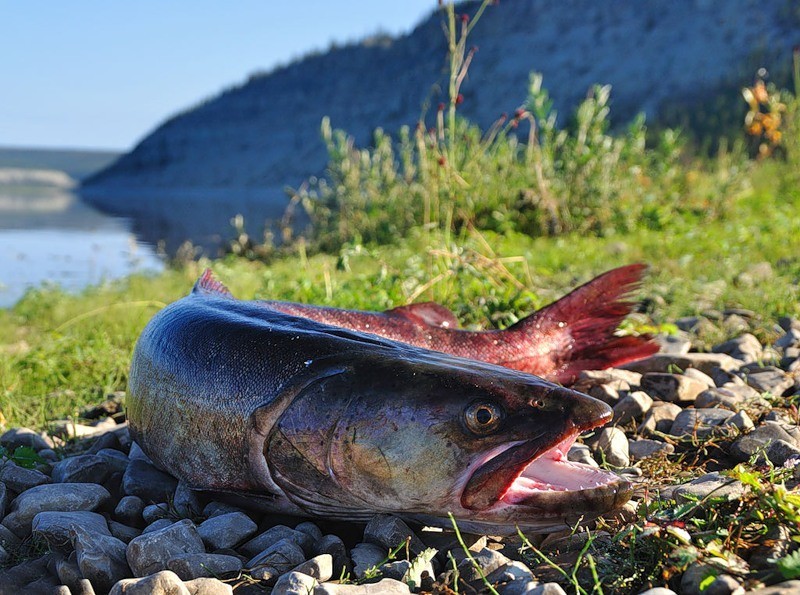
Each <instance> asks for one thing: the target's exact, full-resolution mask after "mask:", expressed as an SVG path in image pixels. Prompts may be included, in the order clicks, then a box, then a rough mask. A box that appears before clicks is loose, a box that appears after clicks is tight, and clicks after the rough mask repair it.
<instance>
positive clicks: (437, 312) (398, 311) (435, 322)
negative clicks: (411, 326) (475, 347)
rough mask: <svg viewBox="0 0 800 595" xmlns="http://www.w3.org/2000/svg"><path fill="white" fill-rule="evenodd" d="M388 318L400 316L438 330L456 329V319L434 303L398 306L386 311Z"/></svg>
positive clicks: (448, 311)
mask: <svg viewBox="0 0 800 595" xmlns="http://www.w3.org/2000/svg"><path fill="white" fill-rule="evenodd" d="M386 314H388V315H390V316H402V317H403V318H406V319H408V320H410V321H411V322H414V323H416V324H427V325H429V326H435V327H439V328H458V318H456V315H455V314H453V313H452V312H451V311H450V310H448V309H447V308H445V307H444V306H442V305H441V304H437V303H436V302H421V303H419V304H409V305H408V306H398V307H397V308H392V309H391V310H386Z"/></svg>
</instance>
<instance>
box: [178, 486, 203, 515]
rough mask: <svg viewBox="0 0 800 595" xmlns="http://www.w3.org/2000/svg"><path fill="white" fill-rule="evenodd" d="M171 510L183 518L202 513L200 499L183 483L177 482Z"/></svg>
mask: <svg viewBox="0 0 800 595" xmlns="http://www.w3.org/2000/svg"><path fill="white" fill-rule="evenodd" d="M172 508H173V509H174V510H175V512H176V514H178V515H179V516H180V517H183V518H189V517H196V516H199V515H200V513H201V512H202V511H203V506H202V505H201V503H200V497H199V496H198V494H197V492H196V491H194V490H193V489H192V488H190V487H189V484H187V483H186V482H185V481H179V482H178V487H177V488H175V495H174V496H173V498H172Z"/></svg>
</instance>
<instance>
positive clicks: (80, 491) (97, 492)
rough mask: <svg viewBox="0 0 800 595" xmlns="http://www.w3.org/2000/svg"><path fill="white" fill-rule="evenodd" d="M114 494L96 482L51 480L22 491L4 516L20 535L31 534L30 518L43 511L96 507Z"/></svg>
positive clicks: (9, 525) (12, 528)
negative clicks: (59, 481)
mask: <svg viewBox="0 0 800 595" xmlns="http://www.w3.org/2000/svg"><path fill="white" fill-rule="evenodd" d="M110 498H111V494H109V493H108V491H107V490H106V489H105V488H103V487H101V486H99V485H97V484H93V483H50V484H44V485H40V486H36V487H34V488H31V489H29V490H27V491H25V492H22V493H21V494H20V495H19V496H17V498H16V499H15V500H14V502H13V503H12V505H11V512H10V513H9V514H8V515H6V517H5V518H4V519H3V525H5V526H6V527H7V528H8V529H10V530H11V531H12V532H14V533H15V534H17V535H18V536H25V535H28V534H29V533H30V531H31V521H33V518H34V517H35V516H36V515H37V514H39V513H40V512H45V511H48V510H57V511H62V512H72V511H76V510H89V511H92V510H95V509H97V508H99V507H100V506H102V505H103V504H105V503H106V502H107V501H108V500H109V499H110Z"/></svg>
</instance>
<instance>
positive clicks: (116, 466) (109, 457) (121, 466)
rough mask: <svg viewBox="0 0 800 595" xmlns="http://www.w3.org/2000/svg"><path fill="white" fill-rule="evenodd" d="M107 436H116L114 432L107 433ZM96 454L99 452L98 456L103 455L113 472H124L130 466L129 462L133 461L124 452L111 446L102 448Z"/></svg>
mask: <svg viewBox="0 0 800 595" xmlns="http://www.w3.org/2000/svg"><path fill="white" fill-rule="evenodd" d="M105 436H114V434H105ZM95 454H97V456H98V457H103V458H104V459H105V461H106V463H108V465H109V467H111V469H112V472H115V473H123V474H124V473H125V470H126V469H127V468H128V463H130V462H131V461H130V459H129V458H128V456H127V455H126V454H125V453H124V452H120V451H118V450H114V449H111V448H102V449H100V450H99V451H97V453H95Z"/></svg>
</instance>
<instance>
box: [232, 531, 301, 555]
mask: <svg viewBox="0 0 800 595" xmlns="http://www.w3.org/2000/svg"><path fill="white" fill-rule="evenodd" d="M282 539H291V540H292V541H294V542H295V543H296V544H297V545H299V546H300V547H301V548H302V550H303V552H304V553H305V555H306V556H311V555H312V553H313V551H314V540H313V538H312V537H311V536H310V535H308V533H304V532H302V531H296V530H294V529H292V528H291V527H287V526H286V525H275V526H274V527H271V528H269V529H267V530H266V531H264V532H263V533H261V534H260V535H257V536H255V537H254V538H253V539H251V540H250V541H248V542H247V543H245V544H244V545H242V546H241V547H240V548H239V550H240V551H241V552H242V554H244V555H245V556H250V557H253V556H255V555H256V554H257V553H259V552H262V551H264V550H265V549H267V548H269V547H270V546H271V545H273V544H275V543H277V542H279V541H280V540H282Z"/></svg>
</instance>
